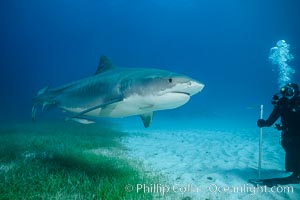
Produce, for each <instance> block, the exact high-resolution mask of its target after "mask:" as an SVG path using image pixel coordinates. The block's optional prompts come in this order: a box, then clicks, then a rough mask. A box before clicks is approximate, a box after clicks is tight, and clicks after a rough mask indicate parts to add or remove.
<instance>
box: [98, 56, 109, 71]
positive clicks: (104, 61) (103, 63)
mask: <svg viewBox="0 0 300 200" xmlns="http://www.w3.org/2000/svg"><path fill="white" fill-rule="evenodd" d="M112 68H113V64H112V62H111V61H110V60H109V59H108V58H107V57H106V56H101V57H100V61H99V65H98V69H97V71H96V73H95V74H99V73H102V72H105V71H107V70H110V69H112Z"/></svg>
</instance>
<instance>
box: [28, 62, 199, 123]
mask: <svg viewBox="0 0 300 200" xmlns="http://www.w3.org/2000/svg"><path fill="white" fill-rule="evenodd" d="M203 88H204V84H202V83H200V82H198V81H196V80H194V79H192V78H189V77H187V76H184V75H180V74H177V73H174V72H170V71H166V70H161V69H154V68H120V67H116V66H115V65H113V64H112V62H111V61H110V60H109V59H108V58H107V57H105V56H101V58H100V62H99V65H98V69H97V71H96V73H95V74H94V75H92V76H90V77H87V78H84V79H81V80H78V81H74V82H71V83H69V84H66V85H63V86H60V87H57V88H53V89H50V88H49V87H46V88H44V89H42V90H40V91H39V92H38V94H37V95H36V96H35V97H34V98H33V107H32V119H33V120H35V118H36V111H37V106H38V105H39V104H40V105H42V106H43V110H44V109H45V108H48V107H53V106H54V107H57V108H59V109H61V110H63V111H67V112H69V113H71V116H69V117H67V118H66V120H73V121H77V122H80V123H83V124H89V123H94V121H92V120H90V119H89V118H88V117H89V116H90V117H112V118H118V117H127V116H133V115H139V116H140V117H141V119H142V121H143V124H144V126H145V127H146V128H147V127H149V125H150V124H151V122H152V117H153V112H154V111H157V110H167V109H173V108H177V107H179V106H182V105H184V104H185V103H187V102H188V101H189V99H190V97H191V96H192V95H194V94H196V93H198V92H200V91H201V90H202V89H203Z"/></svg>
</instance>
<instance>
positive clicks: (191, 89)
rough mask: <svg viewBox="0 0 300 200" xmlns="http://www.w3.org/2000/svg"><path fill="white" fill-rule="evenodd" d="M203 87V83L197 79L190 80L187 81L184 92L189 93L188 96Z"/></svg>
mask: <svg viewBox="0 0 300 200" xmlns="http://www.w3.org/2000/svg"><path fill="white" fill-rule="evenodd" d="M203 88H204V84H203V83H200V82H198V81H195V80H191V81H190V82H189V85H188V87H187V89H186V91H185V92H186V93H189V94H190V96H192V95H194V94H197V93H198V92H201V90H202V89H203Z"/></svg>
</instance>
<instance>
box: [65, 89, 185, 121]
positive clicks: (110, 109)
mask: <svg viewBox="0 0 300 200" xmlns="http://www.w3.org/2000/svg"><path fill="white" fill-rule="evenodd" d="M189 99H190V96H189V95H187V94H183V93H167V94H164V95H161V96H154V95H148V96H140V95H132V96H130V97H128V98H125V99H124V100H123V101H120V102H117V103H113V104H110V105H106V106H104V107H102V108H98V109H95V110H93V111H90V112H88V113H85V115H86V116H93V117H127V116H132V115H141V114H144V113H149V112H153V111H156V110H166V109H173V108H177V107H179V106H182V105H184V104H185V103H187V102H188V101H189ZM66 110H68V111H70V112H74V113H80V112H83V111H84V109H82V108H72V109H70V108H69V109H66Z"/></svg>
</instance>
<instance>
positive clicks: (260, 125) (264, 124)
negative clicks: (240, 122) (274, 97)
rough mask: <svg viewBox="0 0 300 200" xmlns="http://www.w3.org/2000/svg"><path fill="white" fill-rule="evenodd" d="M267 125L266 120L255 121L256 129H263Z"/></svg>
mask: <svg viewBox="0 0 300 200" xmlns="http://www.w3.org/2000/svg"><path fill="white" fill-rule="evenodd" d="M266 125H267V122H266V120H264V119H259V120H257V126H258V127H260V128H261V127H265V126H266Z"/></svg>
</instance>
